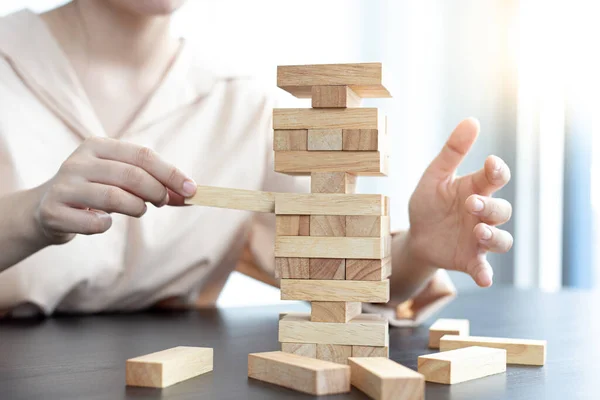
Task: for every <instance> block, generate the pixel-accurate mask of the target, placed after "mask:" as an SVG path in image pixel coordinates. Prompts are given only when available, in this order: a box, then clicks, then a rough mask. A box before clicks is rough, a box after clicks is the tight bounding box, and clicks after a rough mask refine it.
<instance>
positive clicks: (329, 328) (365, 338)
mask: <svg viewBox="0 0 600 400" xmlns="http://www.w3.org/2000/svg"><path fill="white" fill-rule="evenodd" d="M279 341H280V342H282V343H283V342H292V343H316V344H317V345H319V344H343V345H356V346H359V345H360V346H387V345H388V342H389V336H388V322H387V319H386V318H384V317H382V316H380V315H377V314H361V315H359V316H357V317H355V318H353V319H352V320H351V321H350V322H348V323H345V324H340V323H335V322H311V321H310V314H308V313H288V314H287V315H286V316H285V317H283V318H281V320H280V321H279Z"/></svg>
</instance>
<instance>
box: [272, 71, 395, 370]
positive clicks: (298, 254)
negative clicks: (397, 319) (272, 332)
mask: <svg viewBox="0 0 600 400" xmlns="http://www.w3.org/2000/svg"><path fill="white" fill-rule="evenodd" d="M277 84H278V86H279V87H280V88H282V89H284V90H286V91H288V92H290V93H291V94H293V95H295V96H296V97H310V98H312V108H299V109H275V110H274V111H273V128H274V150H275V170H276V171H278V172H281V173H286V174H294V175H310V176H311V194H286V195H285V196H281V197H278V198H277V201H276V203H275V214H276V220H277V221H276V223H277V238H276V242H275V257H276V258H275V265H276V275H277V277H279V278H281V298H282V299H284V300H305V301H310V302H311V304H312V312H311V314H310V315H308V314H288V315H285V316H283V317H282V318H281V320H280V324H279V341H280V342H281V343H282V350H283V351H285V352H289V353H295V354H298V355H304V356H309V357H313V358H318V359H322V360H326V361H333V362H337V363H341V364H346V363H347V359H348V357H365V356H373V357H381V356H384V357H387V356H388V324H387V320H386V319H385V318H383V317H380V316H377V315H367V314H362V313H361V302H372V303H386V302H387V301H388V300H389V280H388V279H387V278H388V277H389V275H390V274H391V259H390V244H391V236H390V217H389V202H388V199H387V198H386V197H385V196H382V195H367V194H355V185H356V177H357V176H359V175H371V176H377V175H386V174H387V159H388V158H387V155H386V154H385V149H386V147H385V146H382V143H383V141H384V139H385V137H386V135H385V133H386V128H385V125H386V124H385V117H383V116H382V115H381V114H380V113H379V112H378V110H377V109H376V108H359V107H358V106H359V105H360V99H361V98H363V97H390V95H389V92H388V91H387V89H385V87H384V86H383V84H382V68H381V64H380V63H368V64H335V65H302V66H282V67H279V68H278V71H277Z"/></svg>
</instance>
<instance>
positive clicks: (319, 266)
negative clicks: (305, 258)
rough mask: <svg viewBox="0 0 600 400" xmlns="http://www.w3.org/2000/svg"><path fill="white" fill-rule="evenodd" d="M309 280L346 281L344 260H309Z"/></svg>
mask: <svg viewBox="0 0 600 400" xmlns="http://www.w3.org/2000/svg"><path fill="white" fill-rule="evenodd" d="M308 264H309V271H310V272H309V274H308V275H309V279H321V280H323V279H346V260H344V259H343V258H309V262H308Z"/></svg>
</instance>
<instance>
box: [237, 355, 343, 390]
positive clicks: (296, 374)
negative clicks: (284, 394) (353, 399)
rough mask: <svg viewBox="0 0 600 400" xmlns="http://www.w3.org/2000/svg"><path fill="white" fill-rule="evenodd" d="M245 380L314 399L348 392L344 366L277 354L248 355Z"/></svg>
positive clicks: (314, 359)
mask: <svg viewBox="0 0 600 400" xmlns="http://www.w3.org/2000/svg"><path fill="white" fill-rule="evenodd" d="M248 377H249V378H252V379H257V380H260V381H263V382H268V383H273V384H275V385H279V386H283V387H286V388H289V389H293V390H297V391H299V392H303V393H308V394H312V395H316V396H319V395H327V394H336V393H346V392H349V391H350V368H349V367H348V366H347V365H340V364H335V363H332V362H329V361H323V360H317V359H316V358H310V357H302V356H299V355H296V354H289V353H284V352H281V351H273V352H267V353H253V354H249V355H248Z"/></svg>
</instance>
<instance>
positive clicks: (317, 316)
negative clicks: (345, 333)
mask: <svg viewBox="0 0 600 400" xmlns="http://www.w3.org/2000/svg"><path fill="white" fill-rule="evenodd" d="M361 312H362V303H360V302H357V301H354V302H352V301H313V302H312V303H311V313H310V320H311V322H338V323H346V322H348V321H350V320H351V319H352V318H354V317H356V316H358V315H360V314H361Z"/></svg>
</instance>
